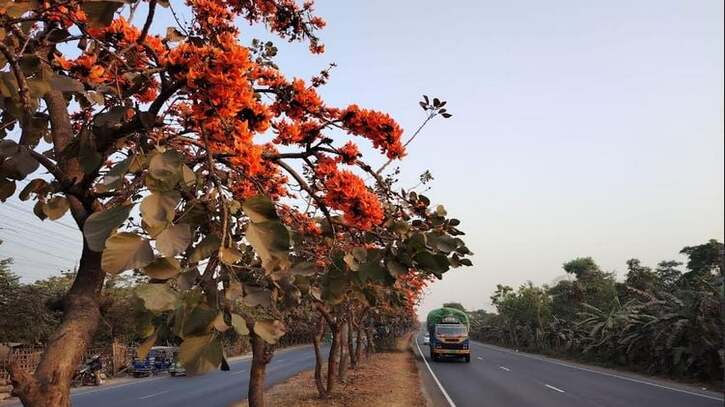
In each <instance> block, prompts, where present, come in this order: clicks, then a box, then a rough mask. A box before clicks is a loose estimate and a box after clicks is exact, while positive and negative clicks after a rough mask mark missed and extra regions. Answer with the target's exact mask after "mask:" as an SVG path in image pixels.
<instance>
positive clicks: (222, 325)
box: [212, 312, 230, 332]
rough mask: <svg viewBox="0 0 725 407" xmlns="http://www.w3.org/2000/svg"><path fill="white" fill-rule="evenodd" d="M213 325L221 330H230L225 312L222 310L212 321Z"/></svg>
mask: <svg viewBox="0 0 725 407" xmlns="http://www.w3.org/2000/svg"><path fill="white" fill-rule="evenodd" d="M212 325H213V326H214V329H216V330H217V331H219V332H226V331H227V330H229V328H230V327H229V325H227V323H226V322H225V321H224V313H223V312H220V313H219V314H217V316H216V318H214V321H213V322H212Z"/></svg>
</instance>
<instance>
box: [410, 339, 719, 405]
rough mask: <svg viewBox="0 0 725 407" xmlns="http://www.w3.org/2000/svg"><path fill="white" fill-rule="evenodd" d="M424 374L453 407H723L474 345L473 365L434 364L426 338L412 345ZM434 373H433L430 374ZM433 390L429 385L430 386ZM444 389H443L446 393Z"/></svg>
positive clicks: (631, 379)
mask: <svg viewBox="0 0 725 407" xmlns="http://www.w3.org/2000/svg"><path fill="white" fill-rule="evenodd" d="M413 348H414V349H415V351H416V353H422V354H423V357H424V358H425V360H424V361H423V365H424V366H423V370H425V371H423V372H421V374H428V375H430V374H431V371H432V373H433V374H434V377H435V378H434V380H432V381H428V382H429V383H434V384H433V386H436V384H437V383H440V386H439V388H437V389H436V388H433V389H427V391H428V392H429V393H434V392H441V393H443V397H439V399H440V400H442V401H443V403H441V404H444V405H445V404H446V403H447V404H448V405H449V406H450V407H454V406H455V407H469V406H470V407H474V406H475V407H485V406H495V407H507V406H511V407H514V406H515V407H527V406H537V407H539V406H541V407H553V406H557V407H559V406H563V407H639V406H641V407H647V406H655V407H722V406H723V397H722V394H719V393H716V392H708V391H703V390H699V389H697V388H692V387H689V386H683V385H679V384H673V383H670V382H664V381H660V380H657V379H651V378H647V377H642V376H638V375H633V374H628V373H621V372H618V371H613V370H609V369H601V368H596V367H589V366H583V365H580V364H575V363H569V362H562V361H559V360H556V359H551V358H546V357H542V356H537V355H531V354H527V353H519V352H515V351H512V350H509V349H504V348H499V347H496V346H490V345H484V344H481V343H478V342H473V341H472V342H471V350H472V357H471V362H470V363H464V362H462V361H455V360H451V361H444V362H432V361H431V359H430V357H429V355H428V352H429V350H428V346H427V345H424V344H423V338H422V335H419V336H418V338H417V343H414V344H413ZM429 369H430V370H429ZM429 387H430V386H429ZM441 387H442V389H441Z"/></svg>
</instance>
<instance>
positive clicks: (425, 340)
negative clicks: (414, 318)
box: [423, 333, 430, 345]
mask: <svg viewBox="0 0 725 407" xmlns="http://www.w3.org/2000/svg"><path fill="white" fill-rule="evenodd" d="M423 345H430V334H429V333H426V334H425V335H423Z"/></svg>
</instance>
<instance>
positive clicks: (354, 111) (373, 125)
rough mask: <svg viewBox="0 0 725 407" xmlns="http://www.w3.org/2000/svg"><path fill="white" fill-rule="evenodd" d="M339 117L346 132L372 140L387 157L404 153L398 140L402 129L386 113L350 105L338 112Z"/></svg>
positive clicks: (396, 156)
mask: <svg viewBox="0 0 725 407" xmlns="http://www.w3.org/2000/svg"><path fill="white" fill-rule="evenodd" d="M340 119H341V120H342V123H343V126H345V128H346V129H347V130H348V132H350V133H352V134H357V135H360V136H363V137H365V138H367V139H368V140H370V141H372V142H373V146H374V147H375V148H378V149H380V150H381V151H382V152H384V153H385V154H386V155H387V156H388V158H391V159H392V158H400V157H402V156H403V155H404V154H405V148H404V147H403V144H402V143H401V141H400V138H401V137H402V135H403V129H401V128H400V126H399V125H398V123H396V122H395V120H393V118H392V117H390V116H389V115H388V114H386V113H381V112H376V111H374V110H368V109H361V108H360V107H358V105H350V106H348V107H347V109H345V110H343V111H342V112H341V113H340Z"/></svg>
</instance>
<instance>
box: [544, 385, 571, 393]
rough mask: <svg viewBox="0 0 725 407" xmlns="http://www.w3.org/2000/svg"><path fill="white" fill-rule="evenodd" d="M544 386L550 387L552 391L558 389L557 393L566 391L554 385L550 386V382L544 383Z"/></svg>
mask: <svg viewBox="0 0 725 407" xmlns="http://www.w3.org/2000/svg"><path fill="white" fill-rule="evenodd" d="M544 386H546V387H548V388H550V389H551V390H554V391H558V392H559V393H566V392H565V391H564V390H562V389H557V388H556V387H554V386H552V385H550V384H545V385H544Z"/></svg>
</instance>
